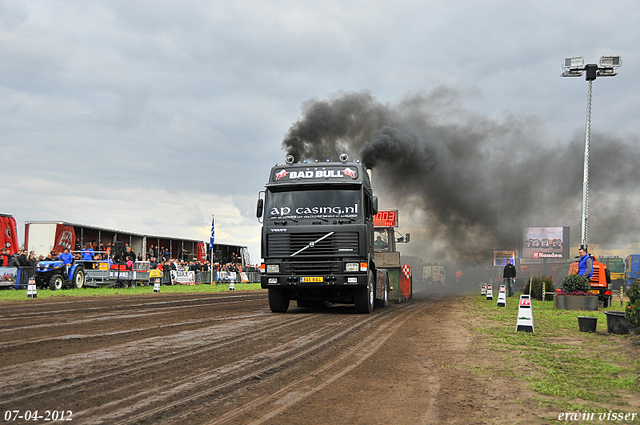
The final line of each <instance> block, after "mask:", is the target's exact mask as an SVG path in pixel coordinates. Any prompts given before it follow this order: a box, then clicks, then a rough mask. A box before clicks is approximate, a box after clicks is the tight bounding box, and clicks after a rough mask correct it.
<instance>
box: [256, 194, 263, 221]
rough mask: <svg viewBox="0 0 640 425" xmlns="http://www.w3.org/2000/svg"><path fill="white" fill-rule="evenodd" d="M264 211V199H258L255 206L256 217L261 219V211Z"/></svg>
mask: <svg viewBox="0 0 640 425" xmlns="http://www.w3.org/2000/svg"><path fill="white" fill-rule="evenodd" d="M263 209H264V199H262V198H260V199H258V205H257V206H256V217H258V218H260V217H262V210H263Z"/></svg>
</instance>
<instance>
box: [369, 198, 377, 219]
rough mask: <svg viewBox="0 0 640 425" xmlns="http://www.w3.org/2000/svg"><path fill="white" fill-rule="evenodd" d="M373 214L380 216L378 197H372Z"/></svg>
mask: <svg viewBox="0 0 640 425" xmlns="http://www.w3.org/2000/svg"><path fill="white" fill-rule="evenodd" d="M371 213H372V214H373V215H376V214H378V197H377V196H372V197H371Z"/></svg>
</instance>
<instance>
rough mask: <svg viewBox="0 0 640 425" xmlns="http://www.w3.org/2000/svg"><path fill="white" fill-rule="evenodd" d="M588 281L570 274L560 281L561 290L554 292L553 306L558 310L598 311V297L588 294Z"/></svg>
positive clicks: (577, 275) (589, 287)
mask: <svg viewBox="0 0 640 425" xmlns="http://www.w3.org/2000/svg"><path fill="white" fill-rule="evenodd" d="M590 289H591V285H589V279H587V278H586V277H584V276H581V275H579V274H570V275H569V276H567V277H565V278H564V280H563V281H562V290H561V291H560V290H559V291H556V295H555V296H554V306H555V308H556V309H558V310H598V296H597V295H596V294H592V293H591V292H589V290H590Z"/></svg>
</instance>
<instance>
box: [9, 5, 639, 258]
mask: <svg viewBox="0 0 640 425" xmlns="http://www.w3.org/2000/svg"><path fill="white" fill-rule="evenodd" d="M638 23H640V9H639V8H638V7H637V2H635V1H630V0H626V1H625V0H620V1H616V2H602V1H583V2H577V3H576V2H557V1H536V2H514V1H506V0H505V1H495V0H493V1H492V0H489V1H484V2H477V1H467V0H465V1H448V2H436V1H403V0H393V1H351V2H345V1H320V2H312V3H310V2H300V1H271V2H268V1H253V0H247V1H241V0H240V1H239V0H233V1H226V0H225V1H220V0H218V1H204V0H183V1H180V2H177V1H162V0H154V1H145V0H138V1H124V0H113V1H98V0H96V1H92V0H65V1H55V0H43V1H35V0H0V146H1V152H2V153H1V155H2V156H1V157H2V174H3V183H2V184H1V185H0V198H1V199H2V204H1V207H0V212H3V213H9V214H13V215H14V216H15V217H16V219H17V221H18V223H19V228H18V233H19V238H20V241H21V243H22V242H23V238H24V222H25V221H36V220H61V221H69V222H74V223H82V224H87V225H92V226H100V227H106V228H112V229H118V230H123V231H130V232H137V233H150V234H156V235H166V236H174V237H185V238H194V239H202V240H205V241H206V240H208V237H209V232H210V225H211V214H215V216H216V236H217V239H216V242H218V243H230V244H240V245H246V246H248V247H249V250H250V254H251V256H252V259H253V260H254V262H258V261H259V259H260V252H259V239H260V225H259V224H258V223H257V221H256V218H255V201H256V198H257V193H258V191H260V190H261V189H262V188H263V187H264V184H265V182H266V179H267V174H268V171H269V169H270V167H271V166H272V165H273V164H274V163H275V162H282V161H283V157H284V152H283V150H282V147H281V142H282V140H283V137H284V136H285V135H286V133H287V131H288V130H289V128H290V127H291V125H292V124H293V123H294V122H295V121H296V120H297V119H299V118H300V117H301V114H302V109H301V107H302V105H303V103H304V102H306V101H309V100H310V99H319V100H322V99H328V98H331V97H335V96H339V95H340V94H341V93H349V92H360V91H362V90H368V91H369V92H370V93H371V94H372V95H373V96H374V97H375V98H376V99H377V100H379V101H380V102H382V103H390V104H393V103H396V102H399V101H401V100H402V99H403V98H405V97H407V96H411V95H414V94H417V93H431V92H433V91H434V90H437V89H438V88H442V87H446V88H448V89H452V90H455V91H457V92H458V93H459V97H458V99H459V102H460V105H459V106H458V109H459V110H460V111H463V112H464V113H477V114H481V115H482V116H485V117H487V118H489V119H492V120H497V121H502V120H505V119H506V117H509V116H514V115H515V116H517V117H519V118H520V119H522V120H526V121H529V122H534V123H536V127H535V128H537V129H538V130H537V131H539V134H540V143H543V144H545V145H552V144H566V143H568V142H569V140H570V139H572V138H575V137H578V135H580V137H583V134H584V123H585V117H586V98H587V87H588V84H587V83H586V82H585V80H584V77H583V78H561V77H560V74H561V72H562V70H561V67H560V66H561V64H562V61H563V59H564V58H565V57H567V56H576V55H581V56H584V58H585V61H586V62H587V63H597V61H598V59H599V58H600V56H602V55H610V54H614V55H621V56H622V60H623V66H622V67H621V68H620V70H619V74H620V75H618V76H616V77H614V78H598V79H597V80H596V81H595V82H594V85H593V87H594V89H593V117H592V121H593V123H592V128H593V131H594V132H598V133H602V134H606V135H612V136H615V137H618V138H622V139H624V138H628V137H630V138H632V139H634V138H635V139H634V140H636V141H637V140H638V135H639V134H640V120H638V118H637V114H638V111H640V96H639V94H640V82H639V80H638V78H637V76H638V75H640V64H639V58H640V54H639V53H640V44H639V43H638V40H640V25H638ZM450 119H451V120H454V121H455V117H450ZM522 148H523V149H535V146H531V145H529V146H523V147H522ZM576 154H578V155H580V154H581V153H580V152H577V153H576ZM620 155H624V152H620ZM374 183H375V179H374ZM374 188H375V186H374ZM576 191H578V192H579V191H580V188H579V187H578V188H576ZM635 196H636V197H637V196H638V194H635ZM381 203H382V205H383V206H384V200H383V199H381ZM387 207H392V206H387ZM578 220H579V217H576V220H575V221H576V222H577V221H578ZM541 224H543V225H547V223H531V225H533V226H535V225H541ZM563 224H565V223H560V225H563Z"/></svg>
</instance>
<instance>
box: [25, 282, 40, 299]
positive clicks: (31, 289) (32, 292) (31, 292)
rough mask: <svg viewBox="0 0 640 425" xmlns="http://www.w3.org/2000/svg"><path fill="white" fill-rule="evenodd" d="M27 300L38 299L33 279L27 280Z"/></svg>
mask: <svg viewBox="0 0 640 425" xmlns="http://www.w3.org/2000/svg"><path fill="white" fill-rule="evenodd" d="M27 298H38V290H37V289H36V280H35V278H29V283H27Z"/></svg>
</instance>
